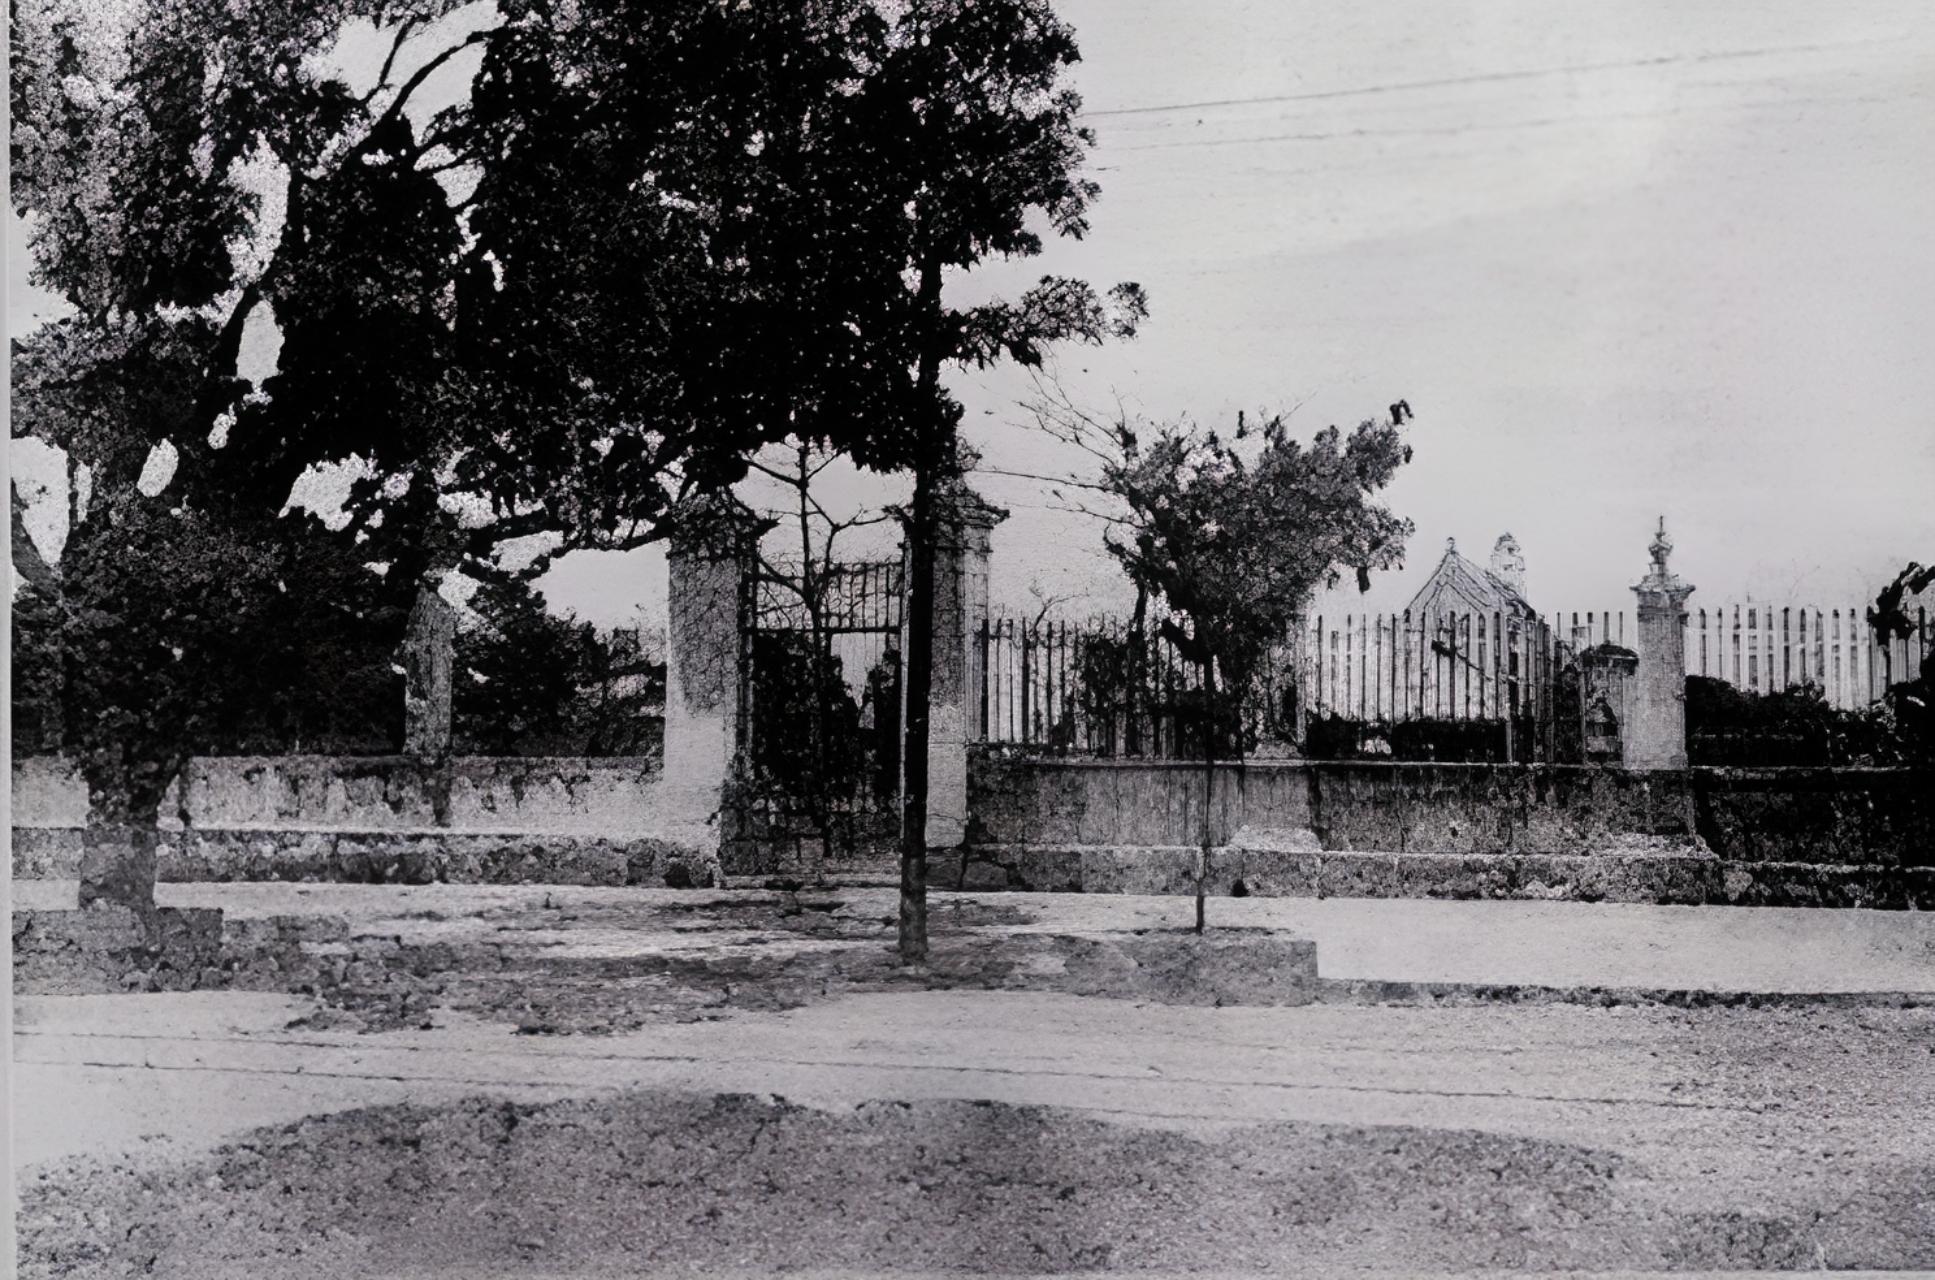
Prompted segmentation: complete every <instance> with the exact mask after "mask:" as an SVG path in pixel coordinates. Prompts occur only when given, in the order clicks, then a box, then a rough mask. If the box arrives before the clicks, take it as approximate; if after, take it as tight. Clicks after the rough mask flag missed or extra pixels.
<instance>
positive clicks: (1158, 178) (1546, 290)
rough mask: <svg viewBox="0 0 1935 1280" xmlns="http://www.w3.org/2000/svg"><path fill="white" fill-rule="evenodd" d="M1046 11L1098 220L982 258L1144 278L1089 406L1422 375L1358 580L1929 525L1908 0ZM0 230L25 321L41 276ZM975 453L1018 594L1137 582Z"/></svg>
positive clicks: (1093, 360) (981, 420)
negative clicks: (1089, 165) (1143, 316)
mask: <svg viewBox="0 0 1935 1280" xmlns="http://www.w3.org/2000/svg"><path fill="white" fill-rule="evenodd" d="M1061 8H1062V11H1063V12H1064V13H1065V15H1066V16H1067V17H1068V18H1069V19H1070V20H1071V21H1072V22H1073V23H1074V24H1075V26H1076V28H1077V31H1078V32H1079V34H1080V37H1081V44H1082V49H1083V53H1084V58H1085V61H1084V63H1083V65H1082V67H1081V68H1080V72H1079V75H1078V83H1079V86H1080V88H1081V89H1082V90H1083V92H1084V94H1085V97H1086V100H1087V105H1088V108H1089V114H1090V120H1091V123H1092V124H1093V126H1094V128H1095V129H1096V131H1097V133H1098V134H1099V136H1100V146H1099V148H1098V149H1097V151H1096V152H1095V154H1094V158H1093V162H1094V167H1095V169H1096V170H1097V173H1096V176H1097V178H1098V179H1099V180H1100V181H1101V183H1102V185H1103V198H1102V201H1101V203H1100V204H1099V205H1098V206H1097V207H1096V209H1095V212H1094V217H1093V232H1092V234H1091V236H1090V238H1089V239H1088V240H1086V241H1084V242H1082V243H1080V244H1060V245H1055V246H1052V247H1051V248H1050V251H1049V253H1048V254H1047V255H1045V256H1044V257H1043V258H1040V259H1036V260H1034V261H1032V262H1029V263H1025V264H1020V266H1019V268H1018V269H1014V270H1010V269H1008V268H1005V267H1000V268H995V269H992V270H990V271H988V272H986V273H983V274H982V276H981V278H980V279H978V280H975V281H973V282H971V283H965V282H964V284H963V287H962V289H961V294H962V296H964V297H965V296H969V295H971V294H973V295H978V294H980V293H982V292H985V291H992V290H1013V289H1018V288H1020V287H1023V286H1025V284H1026V283H1027V282H1029V281H1030V280H1032V279H1033V278H1034V277H1035V276H1037V275H1039V274H1042V273H1043V272H1051V271H1052V272H1056V273H1068V274H1079V275H1083V276H1085V277H1087V278H1089V279H1091V280H1093V281H1094V282H1095V283H1097V284H1098V285H1106V284H1109V283H1113V282H1115V281H1117V280H1123V279H1132V280H1137V281H1140V282H1141V283H1142V284H1143V285H1144V286H1145V287H1146V288H1147V289H1148V291H1149V294H1150V298H1151V303H1152V307H1153V314H1152V316H1151V319H1150V321H1149V323H1148V324H1147V326H1146V327H1145V329H1144V331H1143V333H1142V335H1141V336H1140V337H1139V338H1138V339H1137V340H1136V341H1134V342H1133V343H1129V344H1124V345H1121V346H1119V347H1115V348H1108V349H1103V350H1076V351H1069V352H1066V353H1065V354H1064V355H1063V357H1062V360H1061V368H1060V374H1061V377H1062V379H1063V381H1064V383H1065V385H1066V386H1067V387H1068V388H1069V390H1070V391H1071V392H1072V393H1073V394H1075V395H1076V396H1077V397H1078V398H1079V399H1081V400H1083V401H1085V402H1087V403H1090V404H1092V405H1094V406H1095V407H1096V408H1098V409H1103V410H1109V409H1111V408H1112V406H1114V405H1115V404H1116V403H1117V402H1118V401H1119V402H1121V403H1123V404H1125V405H1127V406H1128V407H1129V408H1130V409H1131V410H1132V411H1134V412H1137V413H1141V414H1144V415H1147V416H1151V417H1157V418H1168V417H1175V416H1178V415H1183V414H1188V415H1191V416H1193V417H1194V418H1196V419H1197V420H1199V421H1202V422H1205V423H1213V422H1218V421H1222V420H1226V419H1229V418H1232V417H1233V416H1234V414H1235V412H1236V411H1237V410H1238V409H1240V408H1247V409H1250V410H1253V411H1254V410H1257V409H1287V408H1290V407H1292V406H1296V413H1295V416H1294V418H1293V421H1294V422H1296V423H1298V424H1301V426H1302V428H1303V429H1304V430H1306V431H1311V430H1315V429H1317V428H1319V427H1322V426H1323V425H1325V424H1327V423H1331V422H1335V423H1338V424H1340V425H1346V426H1348V425H1349V424H1351V423H1354V422H1356V421H1357V420H1358V419H1360V418H1363V417H1366V416H1370V415H1373V414H1381V413H1382V412H1383V410H1384V407H1385V406H1386V405H1388V404H1389V403H1390V402H1391V401H1393V400H1396V399H1399V398H1404V399H1408V400H1409V401H1410V403H1411V405H1412V406H1413V408H1414V409H1415V410H1416V413H1417V421H1416V423H1415V425H1414V427H1413V429H1412V430H1413V435H1414V441H1415V444H1416V446H1417V455H1416V459H1415V461H1414V462H1413V463H1412V465H1411V466H1410V468H1408V469H1407V471H1406V473H1405V474H1404V476H1403V478H1402V479H1401V480H1400V481H1399V482H1398V483H1397V485H1396V486H1394V488H1393V489H1392V490H1391V491H1390V500H1391V502H1392V504H1393V505H1394V506H1395V507H1396V509H1397V510H1398V511H1400V512H1401V513H1402V514H1405V515H1409V516H1410V517H1412V518H1413V519H1414V520H1415V521H1416V522H1417V526H1418V531H1417V535H1416V537H1415V539H1414V541H1413V543H1412V551H1411V555H1410V559H1409V563H1408V565H1407V568H1406V569H1405V570H1403V571H1400V572H1398V573H1395V574H1391V575H1386V577H1385V579H1384V580H1383V581H1381V582H1380V583H1379V584H1378V586H1377V588H1376V589H1375V590H1374V592H1373V594H1372V595H1371V596H1370V597H1368V598H1367V599H1366V600H1364V601H1362V602H1359V601H1358V600H1356V599H1355V598H1354V597H1353V598H1352V599H1350V600H1348V601H1344V600H1339V601H1337V602H1336V607H1337V608H1339V609H1342V608H1345V607H1351V608H1356V607H1362V605H1365V604H1368V605H1369V606H1371V607H1374V608H1383V607H1393V606H1401V605H1402V604H1403V602H1404V600H1405V598H1407V597H1408V596H1409V594H1410V593H1411V591H1412V590H1414V589H1415V587H1416V585H1417V583H1418V581H1419V579H1420V578H1421V577H1422V575H1423V574H1424V573H1425V572H1426V571H1427V570H1428V569H1429V567H1430V566H1431V565H1432V564H1433V563H1435V562H1436V560H1437V558H1438V557H1439V555H1440V554H1442V551H1443V548H1444V544H1445V539H1446V538H1447V537H1456V538H1457V539H1458V542H1459V546H1460V548H1461V550H1464V551H1466V552H1467V553H1468V554H1471V555H1472V556H1473V558H1475V559H1479V560H1481V561H1482V560H1483V559H1484V557H1485V555H1486V553H1487V552H1488V550H1489V547H1490V545H1491V542H1492V540H1493V538H1495V537H1496V536H1497V535H1498V533H1499V532H1501V531H1503V530H1507V529H1509V530H1510V531H1511V532H1512V533H1514V534H1515V535H1516V536H1517V538H1518V540H1519V542H1520V543H1521V544H1522V546H1523V547H1524V549H1525V554H1526V558H1527V560H1528V562H1529V573H1528V579H1529V583H1530V591H1529V594H1530V595H1531V596H1532V598H1533V600H1534V602H1535V603H1536V604H1538V605H1539V606H1540V607H1542V608H1548V609H1570V608H1580V609H1584V608H1588V607H1592V608H1606V607H1613V608H1629V607H1630V601H1631V593H1630V591H1628V590H1627V588H1628V587H1629V585H1630V584H1631V583H1632V582H1633V581H1635V580H1637V578H1638V577H1639V575H1640V573H1641V572H1642V571H1643V569H1644V567H1645V558H1646V551H1645V547H1646V543H1647V541H1648V537H1649V534H1650V531H1651V528H1652V525H1653V521H1654V520H1655V519H1657V518H1658V517H1659V516H1661V515H1664V516H1665V517H1666V520H1667V524H1668V528H1669V529H1670V530H1671V532H1672V535H1673V537H1674V540H1675V541H1676V542H1677V543H1678V546H1679V551H1678V553H1677V555H1676V557H1675V561H1674V565H1675V568H1676V569H1678V570H1679V571H1680V572H1681V573H1682V575H1683V576H1684V577H1686V578H1687V579H1688V580H1689V581H1691V582H1693V583H1694V584H1696V586H1697V587H1698V588H1699V590H1698V592H1697V593H1696V595H1695V597H1694V604H1695V605H1698V604H1700V603H1702V602H1705V603H1714V602H1718V601H1719V600H1721V599H1728V600H1734V599H1742V598H1745V597H1747V596H1749V595H1752V596H1755V597H1758V598H1760V599H1766V600H1775V601H1780V602H1791V603H1801V602H1803V601H1806V602H1814V603H1820V604H1822V605H1833V604H1851V603H1854V602H1855V601H1856V599H1857V598H1859V597H1860V596H1862V595H1863V594H1864V593H1866V592H1871V590H1872V587H1873V585H1874V584H1875V583H1876V582H1877V581H1879V580H1881V579H1884V578H1885V577H1887V576H1889V575H1890V574H1891V573H1892V571H1893V569H1894V568H1896V567H1898V565H1899V563H1900V562H1902V561H1904V560H1906V559H1908V558H1911V557H1913V558H1919V559H1922V560H1924V561H1926V560H1927V559H1929V558H1931V556H1935V502H1931V496H1935V360H1932V359H1931V358H1930V355H1931V351H1932V350H1935V320H1931V318H1930V316H1931V306H1932V305H1935V303H1931V299H1935V237H1931V234H1930V228H1931V227H1935V148H1932V147H1931V144H1930V134H1931V129H1930V126H1931V123H1935V10H1931V9H1930V8H1929V6H1927V5H1926V4H1924V3H1921V2H1920V0H1900V2H1897V3H1884V2H1882V0H1866V2H1863V3H1839V4H1834V5H1824V4H1819V3H1813V2H1807V3H1784V4H1783V3H1757V4H1754V5H1752V6H1747V5H1739V4H1731V3H1729V4H1720V3H1698V4H1695V3H1687V2H1686V0H1657V2H1655V0H1648V2H1645V3H1634V2H1630V0H1621V2H1617V3H1598V4H1593V5H1584V4H1576V5H1573V4H1569V5H1554V4H1552V3H1550V0H1536V2H1532V0H1524V2H1520V0H1486V2H1485V3H1483V4H1454V3H1447V2H1445V0H1418V2H1415V3H1411V2H1407V3H1381V4H1377V5H1367V6H1341V5H1334V4H1317V3H1288V2H1285V0H1194V2H1193V3H1187V4H1185V3H1178V2H1176V0H1066V2H1065V3H1064V4H1063V5H1062V6H1061ZM18 240H19V233H18V227H17V225H15V226H14V227H13V229H12V231H11V233H10V242H11V243H10V248H12V249H14V250H16V251H17V250H18V247H19V245H18ZM13 256H14V263H13V268H12V274H11V275H10V281H9V283H10V303H11V305H10V314H11V316H12V318H13V322H14V324H15V325H16V327H17V326H19V325H20V324H21V323H22V322H23V321H28V320H30V319H31V316H32V315H33V314H34V313H36V312H37V311H38V310H39V309H40V308H41V303H40V302H38V301H37V300H36V299H35V298H34V297H33V296H32V293H31V291H29V290H27V289H25V287H24V281H23V276H22V264H21V262H20V258H19V255H18V253H17V252H16V253H15V254H14V255H13ZM954 385H955V387H956V390H957V392H958V394H960V395H961V397H962V399H963V400H964V401H965V402H966V403H967V405H968V426H969V430H970V432H971V433H972V435H973V436H974V437H975V439H976V440H977V442H978V443H980V444H981V445H982V446H983V448H984V449H985V451H986V454H987V459H988V461H989V462H990V463H991V464H993V465H997V466H1002V467H1006V468H1008V469H1013V470H1022V471H1035V472H1059V471H1061V470H1065V469H1067V468H1068V467H1070V466H1073V465H1077V463H1078V460H1077V459H1074V458H1070V457H1068V456H1066V455H1064V454H1063V453H1061V452H1060V451H1059V450H1058V449H1057V448H1056V447H1055V446H1052V445H1050V444H1048V443H1047V442H1045V441H1044V440H1042V439H1041V438H1040V437H1039V436H1038V435H1037V434H1036V433H1034V432H1033V431H1032V430H1030V429H1029V428H1028V427H1027V425H1026V423H1027V415H1026V414H1025V413H1023V412H1021V411H1020V409H1019V407H1018V403H1017V402H1018V401H1019V400H1020V399H1022V398H1023V397H1024V396H1025V395H1026V394H1027V390H1028V382H1027V379H1026V378H1025V377H1024V376H1022V375H1021V374H1020V373H1019V372H1018V371H1015V370H1011V369H998V370H995V371H992V372H991V373H989V374H986V375H974V376H967V375H963V376H960V377H957V378H956V379H955V380H954ZM980 487H981V488H982V489H983V491H984V492H986V493H987V494H988V495H989V496H991V497H992V498H994V499H995V500H996V501H998V502H1000V503H1002V504H1003V505H1006V506H1008V507H1010V508H1011V509H1012V510H1013V513H1014V514H1013V517H1012V518H1011V519H1010V520H1009V521H1008V522H1007V523H1006V524H1005V525H1003V526H1002V527H1001V528H1000V530H998V531H997V534H996V540H995V557H996V563H995V569H994V586H993V590H994V593H995V596H996V601H997V605H1001V604H1007V605H1011V606H1012V605H1023V604H1026V603H1027V601H1028V598H1029V588H1030V587H1031V586H1038V587H1039V588H1040V589H1042V590H1044V591H1047V592H1049V593H1052V594H1054V595H1057V596H1070V597H1075V599H1074V600H1073V601H1072V602H1071V604H1070V605H1069V606H1068V608H1069V609H1070V610H1072V611H1076V612H1088V611H1092V610H1099V609H1106V608H1112V607H1116V606H1118V605H1119V604H1120V603H1121V601H1122V595H1123V593H1122V591H1121V588H1120V586H1119V581H1118V577H1117V575H1116V573H1115V571H1114V569H1113V568H1112V567H1111V566H1110V565H1109V564H1108V562H1107V561H1106V559H1105V558H1104V557H1103V556H1102V554H1101V550H1100V546H1101V544H1100V537H1099V531H1098V530H1097V529H1096V528H1095V527H1094V526H1093V525H1092V524H1091V523H1089V522H1087V521H1085V520H1084V519H1083V518H1081V517H1079V516H1074V515H1068V514H1063V513H1060V512H1057V511H1054V510H1052V509H1051V508H1052V507H1053V506H1054V505H1055V504H1054V500H1053V499H1052V498H1050V497H1049V496H1048V495H1047V494H1046V493H1045V492H1044V491H1043V489H1042V488H1041V487H1040V486H1038V485H1030V484H1027V483H1024V482H1018V481H1012V480H1004V479H999V478H994V477H989V478H985V479H983V480H982V481H980ZM547 587H548V594H549V596H550V598H551V599H552V601H553V603H554V605H557V606H560V607H564V608H569V609H573V610H575V611H577V612H579V613H580V614H582V615H583V616H586V617H590V618H593V619H595V620H598V621H601V622H620V621H624V620H626V619H628V618H630V617H632V616H634V615H635V614H636V613H637V611H638V609H639V608H640V606H641V605H642V606H643V607H644V609H645V611H646V614H647V616H648V617H653V616H660V615H662V610H663V605H662V599H660V598H659V597H660V596H662V591H663V571H662V566H661V565H659V564H657V563H656V557H655V556H653V555H652V554H650V553H638V554H633V555H630V556H624V557H617V556H604V557H583V558H581V559H579V560H577V561H575V562H568V563H566V564H564V565H562V566H561V567H560V568H559V569H558V570H556V571H555V572H554V573H553V575H552V576H551V578H550V579H549V580H548V582H547Z"/></svg>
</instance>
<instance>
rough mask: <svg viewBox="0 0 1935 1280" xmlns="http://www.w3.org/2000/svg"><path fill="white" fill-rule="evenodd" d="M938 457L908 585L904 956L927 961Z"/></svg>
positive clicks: (926, 468)
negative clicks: (929, 783)
mask: <svg viewBox="0 0 1935 1280" xmlns="http://www.w3.org/2000/svg"><path fill="white" fill-rule="evenodd" d="M936 470H938V467H937V465H936V459H935V458H934V457H933V456H932V455H931V454H927V455H926V456H923V457H922V458H921V461H920V463H919V465H918V466H916V468H915V471H914V501H913V512H912V516H913V518H912V519H911V520H910V521H909V524H910V526H911V527H910V528H909V530H908V542H909V544H910V545H909V551H910V553H911V554H910V555H909V557H908V560H909V563H908V574H909V577H910V578H911V579H912V581H910V582H909V583H908V585H907V694H906V698H907V723H906V725H905V730H906V739H905V741H906V747H905V749H904V750H903V751H902V753H901V757H902V760H903V764H902V769H903V775H902V776H903V783H902V794H901V810H900V813H901V826H900V938H899V940H900V960H901V963H902V964H919V963H921V962H922V961H924V960H926V959H927V738H928V711H929V704H930V702H931V701H932V694H933V686H934V487H935V479H936V477H935V474H934V473H935V471H936Z"/></svg>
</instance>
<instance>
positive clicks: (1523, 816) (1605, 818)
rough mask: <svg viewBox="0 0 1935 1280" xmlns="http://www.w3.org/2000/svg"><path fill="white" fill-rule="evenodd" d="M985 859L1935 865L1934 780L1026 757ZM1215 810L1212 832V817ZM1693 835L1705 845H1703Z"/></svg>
mask: <svg viewBox="0 0 1935 1280" xmlns="http://www.w3.org/2000/svg"><path fill="white" fill-rule="evenodd" d="M970 786H971V808H972V811H973V814H974V823H973V827H972V830H971V831H970V834H969V840H970V843H972V844H975V845H982V846H1071V847H1073V846H1088V847H1115V848H1136V847H1158V846H1171V847H1195V846H1199V845H1201V844H1202V843H1204V840H1205V825H1207V828H1208V840H1207V842H1208V843H1209V844H1210V845H1212V846H1223V845H1228V844H1231V843H1233V842H1236V841H1237V840H1238V837H1239V833H1241V832H1242V830H1243V829H1244V828H1245V827H1248V828H1250V829H1252V830H1262V831H1298V830H1307V831H1309V832H1311V833H1313V834H1314V836H1315V838H1316V843H1317V845H1318V846H1319V847H1320V848H1322V849H1324V850H1329V851H1358V852H1377V853H1396V854H1413V853H1415V854H1497V853H1509V854H1534V855H1590V854H1595V853H1605V852H1609V851H1620V850H1628V851H1630V850H1631V849H1633V848H1634V847H1636V846H1641V845H1646V844H1649V843H1658V842H1661V841H1664V842H1667V843H1669V844H1680V845H1685V846H1695V845H1697V844H1698V843H1699V842H1704V843H1705V845H1706V846H1707V847H1708V848H1709V849H1710V850H1711V851H1712V853H1714V854H1717V855H1718V856H1719V857H1721V858H1722V859H1731V860H1740V861H1765V862H1810V863H1818V864H1822V865H1835V864H1865V865H1881V866H1920V867H1926V866H1931V865H1935V779H1931V778H1930V777H1929V775H1928V774H1927V773H1926V772H1917V771H1913V770H1847V769H1841V770H1825V769H1824V770H1802V769H1767V770H1730V769H1683V770H1668V771H1635V770H1626V769H1617V768H1595V767H1588V766H1575V765H1555V766H1548V765H1488V764H1390V763H1371V762H1322V763H1305V762H1259V763H1254V764H1249V765H1246V766H1241V767H1238V766H1219V767H1218V769H1217V771H1216V775H1215V779H1214V783H1213V786H1212V787H1210V788H1209V789H1208V791H1207V792H1206V790H1205V786H1204V780H1203V771H1202V769H1201V767H1200V766H1195V765H1191V764H1188V763H1187V762H1178V761H1146V762H1101V761H1063V760H1028V759H1021V758H1016V757H1012V756H1007V755H1004V754H1003V753H1001V752H999V751H998V750H982V751H980V752H977V754H976V757H975V760H974V768H973V769H972V770H971V772H970ZM1206 813H1207V824H1205V814H1206ZM1696 838H1697V839H1696Z"/></svg>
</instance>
